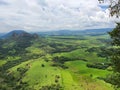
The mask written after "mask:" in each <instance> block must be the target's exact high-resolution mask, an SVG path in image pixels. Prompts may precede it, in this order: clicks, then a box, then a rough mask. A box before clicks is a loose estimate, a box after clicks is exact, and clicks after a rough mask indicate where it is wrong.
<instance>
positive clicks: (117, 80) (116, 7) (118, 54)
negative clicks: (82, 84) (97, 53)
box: [98, 0, 120, 89]
mask: <svg viewBox="0 0 120 90" xmlns="http://www.w3.org/2000/svg"><path fill="white" fill-rule="evenodd" d="M98 1H99V2H104V1H105V0H98ZM109 8H110V15H111V16H114V15H115V16H116V17H117V18H119V17H120V0H110V5H109ZM109 35H110V36H111V39H112V45H113V46H114V47H113V52H112V56H111V63H112V67H113V72H114V73H113V74H111V75H110V76H108V78H107V79H106V81H107V82H109V83H111V84H112V85H114V86H115V89H118V88H120V22H117V26H116V28H114V29H113V31H111V32H109Z"/></svg>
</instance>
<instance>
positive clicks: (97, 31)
mask: <svg viewBox="0 0 120 90" xmlns="http://www.w3.org/2000/svg"><path fill="white" fill-rule="evenodd" d="M111 30H112V28H104V29H87V30H75V31H74V30H57V31H46V32H37V34H38V35H41V36H46V35H48V36H49V35H100V34H107V32H109V31H111ZM13 34H17V35H21V34H29V33H28V32H26V31H25V30H13V31H11V32H9V33H7V34H6V33H4V34H2V33H1V34H0V37H1V38H6V37H10V36H12V35H13Z"/></svg>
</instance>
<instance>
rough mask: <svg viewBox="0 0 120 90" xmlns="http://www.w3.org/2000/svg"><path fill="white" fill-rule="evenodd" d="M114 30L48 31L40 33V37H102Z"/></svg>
mask: <svg viewBox="0 0 120 90" xmlns="http://www.w3.org/2000/svg"><path fill="white" fill-rule="evenodd" d="M111 30H112V28H104V29H87V30H58V31H48V32H39V33H38V34H39V35H100V34H107V33H108V32H110V31H111Z"/></svg>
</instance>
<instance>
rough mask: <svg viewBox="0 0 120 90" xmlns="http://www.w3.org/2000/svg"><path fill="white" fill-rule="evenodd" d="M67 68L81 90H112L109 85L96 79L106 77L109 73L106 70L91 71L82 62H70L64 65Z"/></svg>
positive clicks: (91, 69)
mask: <svg viewBox="0 0 120 90" xmlns="http://www.w3.org/2000/svg"><path fill="white" fill-rule="evenodd" d="M65 64H66V65H67V66H68V67H69V69H68V70H69V72H71V75H72V77H74V80H75V81H76V82H77V83H78V84H79V85H81V87H83V90H87V89H89V90H114V89H113V88H112V87H111V85H110V84H107V83H105V82H104V81H102V80H99V79H97V77H106V75H107V74H110V73H111V72H109V71H107V70H100V69H93V68H88V67H86V62H84V61H80V60H78V61H70V62H66V63H65Z"/></svg>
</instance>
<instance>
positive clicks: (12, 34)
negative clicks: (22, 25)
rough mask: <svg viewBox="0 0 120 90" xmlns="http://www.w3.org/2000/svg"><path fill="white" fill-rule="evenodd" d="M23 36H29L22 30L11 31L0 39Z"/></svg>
mask: <svg viewBox="0 0 120 90" xmlns="http://www.w3.org/2000/svg"><path fill="white" fill-rule="evenodd" d="M25 34H29V33H27V32H25V31H24V30H13V31H11V32H9V33H7V34H5V35H3V36H1V38H9V37H12V36H21V35H25Z"/></svg>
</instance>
